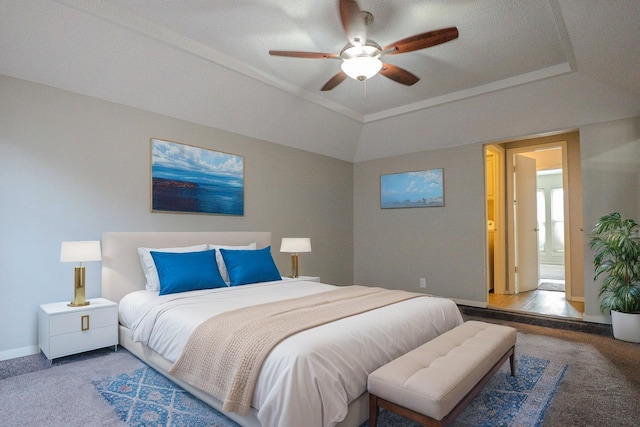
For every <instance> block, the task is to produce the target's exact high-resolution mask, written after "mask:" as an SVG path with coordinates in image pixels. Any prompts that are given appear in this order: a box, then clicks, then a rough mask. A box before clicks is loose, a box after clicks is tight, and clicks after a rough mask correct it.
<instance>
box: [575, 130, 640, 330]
mask: <svg viewBox="0 0 640 427" xmlns="http://www.w3.org/2000/svg"><path fill="white" fill-rule="evenodd" d="M580 149H581V158H582V186H583V203H584V232H585V235H588V233H589V231H591V229H592V228H593V226H594V225H595V223H596V222H597V220H598V218H599V217H601V216H602V215H605V214H608V213H610V212H620V214H621V215H623V216H624V217H626V218H633V219H635V220H636V221H639V222H640V117H636V118H632V119H625V120H615V121H610V122H604V123H597V124H593V125H589V126H584V127H581V128H580ZM584 266H585V274H584V281H585V286H584V289H585V316H584V319H585V320H588V321H595V322H602V321H606V322H609V321H610V320H609V316H608V315H607V316H603V315H602V314H601V313H600V303H599V300H598V295H597V294H598V287H597V286H596V285H595V284H594V283H593V256H592V252H591V250H590V249H589V239H588V236H587V238H585V247H584Z"/></svg>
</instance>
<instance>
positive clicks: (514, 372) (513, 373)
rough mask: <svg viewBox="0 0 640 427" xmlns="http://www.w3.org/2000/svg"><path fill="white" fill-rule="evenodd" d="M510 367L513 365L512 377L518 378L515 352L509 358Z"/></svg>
mask: <svg viewBox="0 0 640 427" xmlns="http://www.w3.org/2000/svg"><path fill="white" fill-rule="evenodd" d="M509 365H511V376H512V377H515V376H516V353H515V351H512V352H511V356H509Z"/></svg>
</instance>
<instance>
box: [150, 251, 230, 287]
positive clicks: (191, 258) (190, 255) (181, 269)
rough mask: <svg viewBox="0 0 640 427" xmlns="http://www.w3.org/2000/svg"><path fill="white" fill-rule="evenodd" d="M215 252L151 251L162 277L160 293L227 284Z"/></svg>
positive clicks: (159, 275)
mask: <svg viewBox="0 0 640 427" xmlns="http://www.w3.org/2000/svg"><path fill="white" fill-rule="evenodd" d="M215 252H216V251H215V250H213V249H212V250H209V251H200V252H156V251H151V256H152V257H153V262H154V263H155V264H156V270H158V277H159V278H160V295H167V294H175V293H177V292H186V291H196V290H199V289H213V288H222V287H225V286H227V284H226V283H224V280H222V276H221V275H220V272H219V271H218V264H217V263H216V254H215Z"/></svg>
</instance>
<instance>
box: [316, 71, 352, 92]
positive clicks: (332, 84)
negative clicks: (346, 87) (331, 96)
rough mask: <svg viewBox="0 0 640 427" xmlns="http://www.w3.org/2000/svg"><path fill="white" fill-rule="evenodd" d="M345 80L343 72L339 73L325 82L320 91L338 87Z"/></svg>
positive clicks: (345, 76)
mask: <svg viewBox="0 0 640 427" xmlns="http://www.w3.org/2000/svg"><path fill="white" fill-rule="evenodd" d="M346 78H347V75H346V74H345V73H344V71H340V72H339V73H338V74H336V75H335V76H333V77H331V78H330V79H329V81H328V82H326V83H325V84H324V86H322V89H320V90H323V91H325V90H331V89H333V88H334V87H336V86H338V85H339V84H340V83H342V82H343V81H344V79H346Z"/></svg>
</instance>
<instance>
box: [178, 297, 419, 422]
mask: <svg viewBox="0 0 640 427" xmlns="http://www.w3.org/2000/svg"><path fill="white" fill-rule="evenodd" d="M418 296H424V295H423V294H416V293H411V292H406V291H398V290H387V289H382V288H371V287H365V286H357V285H356V286H346V287H341V288H338V289H335V290H331V291H327V292H322V293H319V294H315V295H309V296H305V297H300V298H293V299H289V300H285V301H277V302H273V303H266V304H261V305H257V306H251V307H246V308H241V309H237V310H233V311H230V312H227V313H223V314H220V315H217V316H214V317H212V318H210V319H209V320H207V321H205V322H203V323H202V324H200V325H199V326H198V327H197V328H196V329H195V330H194V331H193V333H192V334H191V337H189V340H188V342H187V345H186V346H185V348H184V350H183V351H182V354H181V355H180V358H179V359H178V360H177V361H176V363H175V364H174V365H173V366H172V367H171V370H170V371H169V373H170V374H171V375H173V376H175V377H177V378H179V379H181V380H184V381H186V382H188V383H189V384H192V385H194V386H195V387H197V388H199V389H201V390H204V391H206V392H207V393H209V394H211V395H212V396H214V397H216V398H217V399H218V400H220V401H222V402H223V406H222V410H223V411H227V412H238V413H239V414H241V415H246V414H247V413H248V412H249V408H250V407H251V399H252V397H253V391H254V388H255V385H256V381H257V380H258V375H259V373H260V369H261V367H262V364H263V362H264V360H265V358H266V357H267V355H268V354H269V353H270V352H271V350H272V349H273V347H275V346H276V345H277V344H278V343H279V342H281V341H282V340H284V339H285V338H287V337H289V336H291V335H293V334H296V333H298V332H301V331H304V330H306V329H309V328H313V327H315V326H319V325H322V324H324V323H329V322H332V321H335V320H338V319H342V318H344V317H348V316H352V315H355V314H358V313H363V312H366V311H369V310H373V309H375V308H379V307H384V306H386V305H390V304H394V303H396V302H400V301H403V300H407V299H410V298H415V297H418Z"/></svg>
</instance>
